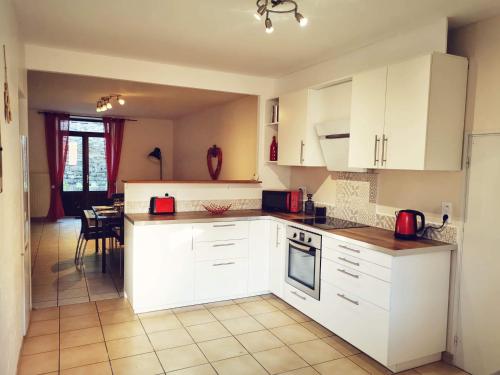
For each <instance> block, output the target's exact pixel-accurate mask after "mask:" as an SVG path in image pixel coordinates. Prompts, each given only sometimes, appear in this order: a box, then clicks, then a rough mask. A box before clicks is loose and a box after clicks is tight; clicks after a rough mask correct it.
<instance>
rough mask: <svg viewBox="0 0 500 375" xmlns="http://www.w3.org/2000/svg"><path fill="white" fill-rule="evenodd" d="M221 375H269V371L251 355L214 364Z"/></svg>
mask: <svg viewBox="0 0 500 375" xmlns="http://www.w3.org/2000/svg"><path fill="white" fill-rule="evenodd" d="M212 366H214V368H215V369H216V370H217V373H218V374H219V375H235V374H238V375H267V374H268V373H267V371H266V370H264V368H263V367H262V366H261V365H260V364H259V362H257V361H256V360H255V359H254V358H253V357H252V356H251V355H244V356H241V357H234V358H229V359H224V360H222V361H217V362H213V363H212Z"/></svg>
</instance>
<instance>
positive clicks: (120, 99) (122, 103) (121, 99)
mask: <svg viewBox="0 0 500 375" xmlns="http://www.w3.org/2000/svg"><path fill="white" fill-rule="evenodd" d="M118 104H120V105H125V99H123V98H122V97H121V96H119V97H118Z"/></svg>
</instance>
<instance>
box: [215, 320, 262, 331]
mask: <svg viewBox="0 0 500 375" xmlns="http://www.w3.org/2000/svg"><path fill="white" fill-rule="evenodd" d="M221 323H222V324H223V325H224V327H226V328H227V329H228V330H229V332H231V333H232V334H233V335H239V334H242V333H247V332H254V331H260V330H263V329H265V327H264V326H263V325H262V324H260V323H259V322H258V321H256V320H255V319H254V318H252V317H251V316H247V317H243V318H237V319H231V320H224V321H222V322H221Z"/></svg>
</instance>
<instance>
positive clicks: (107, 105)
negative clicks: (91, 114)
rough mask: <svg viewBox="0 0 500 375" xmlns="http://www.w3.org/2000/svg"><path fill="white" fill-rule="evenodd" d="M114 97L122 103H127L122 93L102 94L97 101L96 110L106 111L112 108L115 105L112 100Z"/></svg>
mask: <svg viewBox="0 0 500 375" xmlns="http://www.w3.org/2000/svg"><path fill="white" fill-rule="evenodd" d="M112 99H114V100H116V102H117V103H118V104H120V105H125V99H123V98H122V96H121V95H120V94H111V95H108V96H102V97H101V98H100V99H99V100H98V101H97V103H96V112H104V111H107V110H108V109H112V108H113V105H112V104H111V100H112Z"/></svg>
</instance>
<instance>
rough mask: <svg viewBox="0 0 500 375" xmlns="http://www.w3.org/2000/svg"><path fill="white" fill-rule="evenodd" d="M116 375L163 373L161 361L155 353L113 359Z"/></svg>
mask: <svg viewBox="0 0 500 375" xmlns="http://www.w3.org/2000/svg"><path fill="white" fill-rule="evenodd" d="M111 367H113V374H114V375H137V374H141V375H156V374H163V369H162V367H161V365H160V361H158V358H157V357H156V354H155V353H146V354H140V355H136V356H133V357H126V358H120V359H115V360H112V361H111Z"/></svg>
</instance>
